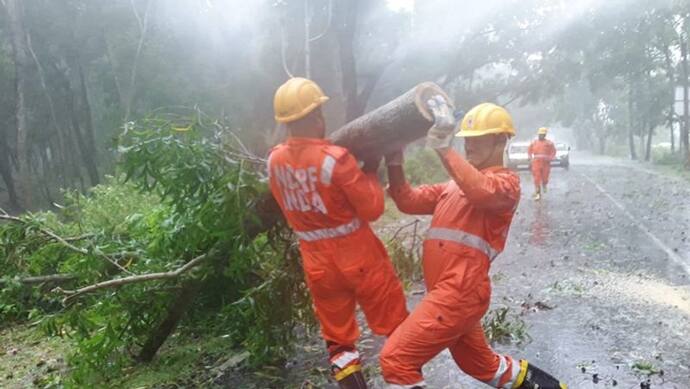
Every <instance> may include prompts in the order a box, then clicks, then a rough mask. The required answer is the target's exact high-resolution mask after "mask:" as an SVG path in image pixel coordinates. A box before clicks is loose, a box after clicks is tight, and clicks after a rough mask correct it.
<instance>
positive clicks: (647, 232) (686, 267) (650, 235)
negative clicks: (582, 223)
mask: <svg viewBox="0 0 690 389" xmlns="http://www.w3.org/2000/svg"><path fill="white" fill-rule="evenodd" d="M579 175H581V176H582V177H583V178H584V179H585V180H587V181H589V183H591V184H592V185H594V187H595V188H597V190H598V191H599V192H601V193H602V194H603V195H604V196H606V197H608V199H609V200H611V202H612V203H613V205H615V206H616V207H617V208H618V209H620V210H621V212H623V213H624V214H625V216H627V217H628V219H630V221H631V222H633V224H634V225H635V226H636V227H637V228H639V229H640V231H642V232H644V234H645V235H647V237H648V238H649V239H650V240H651V241H652V242H654V244H655V245H656V246H657V247H658V248H660V249H661V250H663V251H664V252H665V253H666V255H668V257H669V258H671V260H673V261H674V262H675V263H677V264H678V265H679V266H680V267H682V268H683V270H685V273H687V274H688V275H690V265H689V264H688V260H687V259H685V258H683V257H681V256H680V255H678V254H676V252H675V251H673V250H672V249H671V248H670V247H668V246H666V245H665V244H664V242H662V241H661V240H660V239H659V238H657V237H656V235H654V234H653V233H652V232H651V231H650V230H649V228H647V226H646V225H644V224H643V223H642V222H640V221H638V220H637V219H636V218H635V216H633V215H632V214H631V213H630V212H629V211H628V210H627V209H625V207H624V206H623V204H621V203H619V202H618V201H617V200H616V199H615V198H613V196H611V195H610V194H609V192H607V191H606V190H605V189H604V188H602V187H601V185H599V184H597V183H596V182H594V180H592V179H591V178H590V177H589V176H587V175H586V174H584V173H579Z"/></svg>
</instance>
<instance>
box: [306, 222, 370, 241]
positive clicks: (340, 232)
mask: <svg viewBox="0 0 690 389" xmlns="http://www.w3.org/2000/svg"><path fill="white" fill-rule="evenodd" d="M361 226H362V222H361V221H360V220H359V219H357V218H354V219H352V220H351V221H350V222H349V223H347V224H341V225H339V226H337V227H331V228H322V229H319V230H312V231H295V235H297V237H298V238H300V239H301V240H304V241H307V242H314V241H317V240H322V239H331V238H339V237H341V236H347V235H350V234H351V233H353V232H355V231H357V230H358V229H359V228H360V227H361Z"/></svg>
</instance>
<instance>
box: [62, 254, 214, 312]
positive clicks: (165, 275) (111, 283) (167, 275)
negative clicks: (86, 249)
mask: <svg viewBox="0 0 690 389" xmlns="http://www.w3.org/2000/svg"><path fill="white" fill-rule="evenodd" d="M206 258H208V254H202V255H199V256H198V257H196V258H194V259H192V260H191V261H189V262H187V263H186V264H184V265H183V266H180V267H179V268H177V269H175V270H173V271H167V272H161V273H150V274H141V275H136V276H131V277H123V278H116V279H114V280H108V281H103V282H99V283H97V284H93V285H89V286H85V287H83V288H79V289H75V290H65V289H62V288H60V287H57V288H55V289H53V291H54V292H58V293H63V294H66V295H67V297H65V298H64V299H63V300H62V302H63V304H67V303H68V302H69V301H70V300H72V299H74V298H76V297H78V296H81V295H83V294H87V293H92V292H94V291H97V290H99V289H106V288H117V287H120V286H122V285H127V284H134V283H140V282H147V281H155V280H167V279H172V278H177V277H179V276H180V275H181V274H182V273H184V272H186V271H188V270H190V269H192V268H194V267H196V266H198V265H199V264H200V263H201V262H202V261H203V260H205V259H206Z"/></svg>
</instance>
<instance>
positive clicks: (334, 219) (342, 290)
mask: <svg viewBox="0 0 690 389" xmlns="http://www.w3.org/2000/svg"><path fill="white" fill-rule="evenodd" d="M327 100H328V97H327V96H325V95H324V94H323V92H322V91H321V88H319V86H318V85H317V84H316V83H314V82H313V81H310V80H307V79H304V78H291V79H290V80H288V81H287V82H286V83H285V84H283V85H282V86H281V87H280V88H278V90H277V91H276V94H275V98H274V108H275V119H276V121H278V122H279V123H284V124H285V126H286V128H287V134H288V138H287V140H286V141H285V142H284V143H282V144H279V145H278V146H276V147H274V148H273V150H272V151H271V153H270V155H269V157H268V171H269V178H270V186H271V191H272V193H273V196H274V197H275V199H276V201H277V202H278V204H279V205H280V208H281V210H282V212H283V214H284V215H285V218H286V219H287V222H288V224H289V225H290V227H291V228H292V230H293V231H294V233H295V235H296V236H297V238H299V246H300V251H301V254H302V265H303V268H304V272H305V278H306V282H307V287H308V288H309V291H310V293H311V296H312V300H313V303H314V309H315V312H316V316H317V317H318V319H319V322H320V324H321V334H322V336H323V338H324V339H325V340H326V345H327V348H328V353H329V356H330V364H331V370H332V373H333V375H334V378H335V379H336V381H337V382H338V384H339V386H340V387H341V388H345V389H362V388H366V386H367V385H366V382H365V380H364V376H363V374H362V371H361V370H362V366H361V362H360V357H359V353H358V352H357V350H356V348H355V342H356V341H357V338H358V337H359V334H360V332H359V327H358V325H357V321H356V319H355V305H356V304H359V306H360V307H361V308H362V311H363V312H364V315H365V317H366V319H367V322H368V324H369V327H370V328H371V329H372V331H373V332H374V333H376V334H379V335H389V334H391V333H392V332H393V330H394V329H395V328H396V327H397V326H398V324H400V323H401V322H402V321H403V320H404V319H405V317H407V314H408V312H407V308H406V306H405V296H404V294H403V290H402V286H401V284H400V281H399V280H398V278H397V276H396V274H395V270H394V269H393V265H392V263H391V261H390V259H389V257H388V254H387V253H386V249H385V248H384V246H383V244H382V243H381V241H380V240H379V239H378V238H377V237H376V235H374V232H373V231H372V230H371V228H370V227H369V222H371V221H374V220H376V219H377V218H378V217H379V216H381V214H382V213H383V208H384V205H383V188H382V187H381V185H380V184H379V182H378V179H377V177H376V175H375V174H374V172H375V170H376V165H378V161H376V163H368V164H366V163H365V165H364V167H363V169H361V170H360V168H359V166H358V164H357V160H356V159H355V158H354V157H353V156H352V154H350V153H349V152H348V151H347V149H345V148H342V147H339V146H335V145H333V144H331V143H330V142H329V141H328V140H326V139H324V136H325V133H326V125H325V121H324V117H323V114H322V113H321V108H320V107H321V105H322V104H323V103H325V102H326V101H327Z"/></svg>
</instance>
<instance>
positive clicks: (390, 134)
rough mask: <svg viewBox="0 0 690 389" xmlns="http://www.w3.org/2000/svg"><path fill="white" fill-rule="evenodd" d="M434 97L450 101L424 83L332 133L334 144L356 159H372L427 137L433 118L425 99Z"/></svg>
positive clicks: (427, 83) (432, 86)
mask: <svg viewBox="0 0 690 389" xmlns="http://www.w3.org/2000/svg"><path fill="white" fill-rule="evenodd" d="M433 95H441V96H442V97H444V98H445V99H446V100H447V101H448V102H450V99H449V98H448V96H447V95H446V94H445V92H443V90H442V89H441V88H440V87H439V86H438V85H436V84H434V83H431V82H425V83H422V84H419V85H417V86H415V87H414V88H412V89H410V90H409V91H407V92H406V93H405V94H403V95H402V96H400V97H398V98H396V99H395V100H393V101H391V102H389V103H388V104H386V105H383V106H381V107H379V108H377V109H375V110H373V111H371V112H369V113H368V114H366V115H364V116H361V117H359V118H357V119H355V120H353V121H352V122H350V123H347V124H345V125H344V126H343V127H341V128H340V129H339V130H337V131H335V132H334V133H332V134H331V135H330V136H329V138H330V139H331V140H332V141H333V143H335V144H337V145H339V146H343V147H345V148H347V149H348V150H350V152H351V153H352V154H354V155H355V156H356V157H357V158H359V159H373V158H375V157H377V156H382V155H385V154H388V153H391V152H394V151H397V150H400V149H401V148H403V147H404V146H406V145H407V144H409V143H410V142H413V141H415V140H417V139H419V138H421V137H423V136H425V135H426V132H427V131H428V130H429V128H430V127H431V125H432V124H433V116H432V115H431V113H430V112H429V111H428V109H427V108H426V100H427V99H429V98H430V97H431V96H433Z"/></svg>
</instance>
